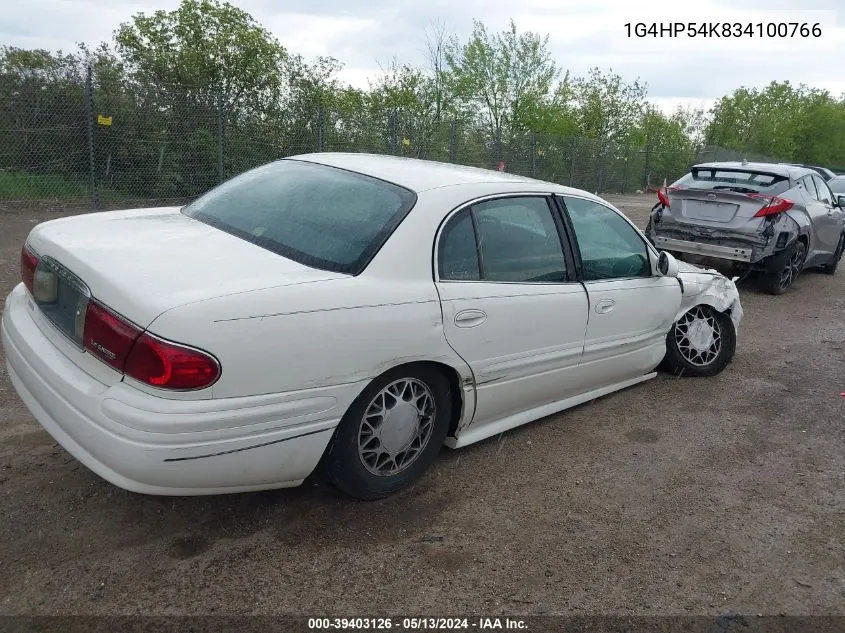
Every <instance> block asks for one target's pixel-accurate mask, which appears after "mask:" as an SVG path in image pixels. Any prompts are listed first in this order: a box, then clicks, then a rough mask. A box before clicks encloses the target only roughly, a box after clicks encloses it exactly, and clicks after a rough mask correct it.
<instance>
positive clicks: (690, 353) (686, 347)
mask: <svg viewBox="0 0 845 633" xmlns="http://www.w3.org/2000/svg"><path fill="white" fill-rule="evenodd" d="M675 344H676V345H677V346H678V351H679V352H680V353H681V356H683V358H684V360H686V361H687V362H688V363H690V364H692V365H695V366H696V367H706V366H707V365H709V364H710V363H712V362H713V361H715V360H716V358H717V357H718V356H719V352H721V351H722V325H721V323H719V321H718V319H716V317H715V315H714V314H713V313H712V311H710V310H706V309H705V308H704V307H702V306H696V307H694V308H693V309H692V310H689V311H688V312H686V313H685V314H684V316H682V317H681V318H680V319H679V320H678V322H677V323H676V324H675Z"/></svg>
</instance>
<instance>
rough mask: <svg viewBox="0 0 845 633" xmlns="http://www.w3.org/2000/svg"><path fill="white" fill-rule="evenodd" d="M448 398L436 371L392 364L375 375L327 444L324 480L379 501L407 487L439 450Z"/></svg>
mask: <svg viewBox="0 0 845 633" xmlns="http://www.w3.org/2000/svg"><path fill="white" fill-rule="evenodd" d="M451 411H452V396H451V391H450V389H449V383H448V381H447V380H446V378H445V377H444V376H443V375H442V374H441V373H440V372H439V371H437V370H436V369H432V368H429V367H421V366H417V367H413V366H409V367H406V368H398V369H395V370H392V371H389V372H387V373H386V374H383V375H382V376H380V377H379V378H376V379H375V380H374V381H373V382H372V383H370V385H369V386H368V387H367V388H366V389H365V390H364V391H363V393H361V395H360V396H358V398H357V399H356V400H355V402H353V403H352V406H350V407H349V409H348V410H347V412H346V414H345V415H344V416H343V419H342V420H341V421H340V425H339V426H338V429H337V432H336V434H335V437H334V439H333V441H332V443H331V445H330V446H329V448H328V451H327V454H326V458H325V467H326V472H327V474H328V477H329V479H330V481H331V482H332V483H333V484H334V485H335V486H336V487H337V488H339V489H340V490H342V491H343V492H345V493H347V494H349V495H351V496H353V497H357V498H358V499H366V500H372V499H381V498H383V497H386V496H388V495H391V494H393V493H395V492H398V491H400V490H402V489H403V488H406V487H408V486H410V485H411V484H412V483H413V482H414V481H415V480H416V479H417V478H419V477H420V476H421V475H422V474H423V473H424V472H425V471H426V470H427V469H428V467H429V466H431V464H432V462H434V460H435V458H436V457H437V454H438V452H439V451H440V446H441V445H442V444H443V440H445V439H446V434H447V433H448V431H449V422H450V416H451Z"/></svg>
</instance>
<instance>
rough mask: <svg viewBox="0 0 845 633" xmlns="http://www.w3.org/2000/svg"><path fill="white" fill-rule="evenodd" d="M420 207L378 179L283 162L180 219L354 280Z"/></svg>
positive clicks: (213, 194)
mask: <svg viewBox="0 0 845 633" xmlns="http://www.w3.org/2000/svg"><path fill="white" fill-rule="evenodd" d="M415 201H416V194H414V193H413V192H412V191H409V190H407V189H404V188H402V187H399V186H397V185H394V184H391V183H388V182H384V181H382V180H378V179H376V178H371V177H369V176H364V175H362V174H358V173H354V172H350V171H346V170H343V169H337V168H334V167H328V166H326V165H317V164H314V163H308V162H304V161H297V160H282V161H277V162H274V163H270V164H268V165H264V166H262V167H258V168H256V169H253V170H250V171H248V172H246V173H243V174H241V175H240V176H237V177H235V178H233V179H231V180H229V181H227V182H225V183H223V184H222V185H220V186H218V187H215V188H214V189H212V190H211V191H209V192H208V193H207V194H205V195H204V196H202V197H201V198H199V199H197V200H196V201H195V202H193V203H192V204H190V205H188V206H187V207H185V208H184V209H183V210H182V213H184V214H185V215H187V216H189V217H192V218H194V219H196V220H199V221H201V222H205V223H207V224H210V225H211V226H214V227H216V228H218V229H220V230H223V231H226V232H228V233H231V234H233V235H236V236H238V237H240V238H242V239H244V240H247V241H249V242H252V243H253V244H256V245H257V246H260V247H262V248H266V249H268V250H270V251H273V252H274V253H277V254H279V255H282V256H284V257H287V258H289V259H292V260H294V261H297V262H299V263H301V264H304V265H306V266H311V267H313V268H319V269H323V270H330V271H333V272H340V273H347V274H351V275H357V274H358V273H360V272H361V271H362V270H363V269H364V268H365V267H366V266H367V264H368V263H369V262H370V260H371V259H372V258H373V256H374V255H375V254H376V253H377V252H378V250H379V249H380V248H381V247H382V245H383V244H384V242H385V241H386V240H387V238H388V237H389V236H390V234H391V233H392V232H393V231H394V229H395V228H396V227H397V226H398V225H399V223H400V222H401V221H402V220H403V219H404V217H405V216H406V215H407V213H408V211H410V209H411V207H412V206H413V205H414V203H415Z"/></svg>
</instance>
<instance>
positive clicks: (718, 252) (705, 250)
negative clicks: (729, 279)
mask: <svg viewBox="0 0 845 633" xmlns="http://www.w3.org/2000/svg"><path fill="white" fill-rule="evenodd" d="M654 245H655V246H656V247H657V248H659V249H660V250H664V251H674V252H678V253H690V254H693V255H701V256H703V257H714V258H717V259H726V260H729V261H734V262H746V263H751V261H752V258H753V257H754V249H753V248H752V247H750V246H747V247H738V246H719V245H717V244H707V243H705V242H689V241H687V240H679V239H675V238H671V237H663V236H660V235H657V236H655V237H654Z"/></svg>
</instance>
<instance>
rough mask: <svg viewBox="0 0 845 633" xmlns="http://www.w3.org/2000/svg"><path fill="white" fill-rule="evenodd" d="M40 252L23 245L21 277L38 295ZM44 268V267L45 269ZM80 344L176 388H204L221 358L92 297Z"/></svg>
mask: <svg viewBox="0 0 845 633" xmlns="http://www.w3.org/2000/svg"><path fill="white" fill-rule="evenodd" d="M38 262H39V258H38V255H36V254H35V252H34V251H33V250H32V249H31V248H30V247H29V246H28V245H26V244H25V245H24V247H23V249H22V250H21V279H22V280H23V283H24V285H25V286H26V288H27V290H29V292H30V294H32V295H33V297H34V298H35V299H36V301H39V294H42V293H43V292H44V291H41V286H49V284H48V283H47V282H46V281H42V280H41V279H39V278H38V274H39V272H40V269H39V268H38ZM47 274H48V273H47ZM82 329H83V332H82V336H81V343H82V347H83V348H84V349H85V350H86V351H87V352H89V353H90V354H92V355H93V356H96V357H97V358H98V359H99V360H101V361H103V362H104V363H106V364H107V365H110V366H111V367H113V368H114V369H116V370H117V371H119V372H121V373H123V374H125V375H127V376H130V377H131V378H134V379H135V380H137V381H139V382H142V383H144V384H146V385H150V386H151V387H157V388H159V389H170V390H178V391H193V390H196V389H205V388H206V387H210V386H211V385H213V384H214V383H215V382H216V381H217V379H218V378H219V377H220V372H221V369H220V363H218V362H217V359H216V358H214V357H213V356H212V355H211V354H208V353H207V352H204V351H202V350H199V349H196V348H193V347H189V346H187V345H182V344H180V343H174V342H172V341H167V340H164V339H162V338H159V337H157V336H155V335H154V334H151V333H150V332H147V331H145V330H144V329H143V328H140V327H138V326H137V325H135V324H134V323H131V322H130V321H128V320H127V319H125V318H123V317H122V316H120V315H119V314H117V313H116V312H114V311H113V310H111V309H109V308H108V307H106V306H104V305H103V304H101V303H99V302H98V301H96V300H94V299H90V300H88V304H87V307H86V308H85V321H84V326H83V328H82Z"/></svg>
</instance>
